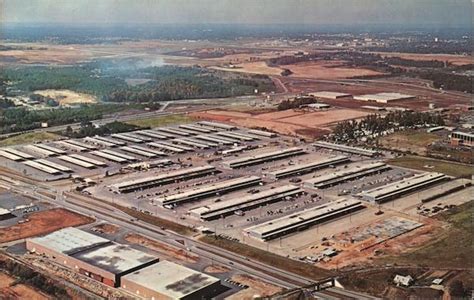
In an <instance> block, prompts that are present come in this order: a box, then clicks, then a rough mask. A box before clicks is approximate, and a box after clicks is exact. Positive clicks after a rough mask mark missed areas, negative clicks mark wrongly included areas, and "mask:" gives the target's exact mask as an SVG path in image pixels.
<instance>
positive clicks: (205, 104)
mask: <svg viewBox="0 0 474 300" xmlns="http://www.w3.org/2000/svg"><path fill="white" fill-rule="evenodd" d="M258 99H260V96H239V97H232V98H203V99H186V100H175V101H169V102H164V104H163V105H162V106H161V107H160V109H159V110H156V111H145V112H141V113H133V114H128V115H127V114H122V115H120V114H116V115H112V116H107V117H105V118H103V119H99V120H93V121H92V122H93V123H94V124H96V125H99V126H100V125H104V124H107V123H110V122H114V121H119V122H127V121H133V120H141V119H147V118H152V117H160V116H168V115H176V114H183V113H190V112H196V111H202V110H208V109H210V108H214V107H216V106H221V105H225V104H230V103H235V102H239V101H249V100H258ZM122 104H123V103H122ZM171 104H173V105H190V104H192V105H202V106H198V107H194V108H189V107H188V108H187V109H186V111H185V112H184V111H173V112H171V111H166V109H167V108H168V106H169V105H171ZM68 126H70V127H71V128H72V129H73V130H74V129H78V128H79V127H80V126H81V123H70V124H64V125H58V126H51V127H45V128H36V129H32V130H26V131H22V132H21V133H29V132H58V131H64V130H66V128H67V127H68ZM16 134H18V132H15V133H5V134H0V139H4V138H8V137H10V136H13V135H16Z"/></svg>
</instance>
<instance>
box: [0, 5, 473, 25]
mask: <svg viewBox="0 0 474 300" xmlns="http://www.w3.org/2000/svg"><path fill="white" fill-rule="evenodd" d="M472 1H474V0H0V10H1V11H2V12H1V18H2V20H3V21H4V22H24V23H27V22H31V23H38V22H61V23H75V24H81V23H184V24H186V23H192V24H197V23H204V24H206V23H244V24H282V23H294V24H342V25H347V24H373V23H378V24H380V23H382V24H405V25H412V24H437V25H446V26H459V25H464V26H466V25H469V24H471V22H472V12H473V8H472V4H473V2H472Z"/></svg>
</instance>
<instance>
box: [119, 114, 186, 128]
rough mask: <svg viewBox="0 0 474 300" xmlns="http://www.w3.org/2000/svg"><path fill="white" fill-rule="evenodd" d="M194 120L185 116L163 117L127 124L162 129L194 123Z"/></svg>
mask: <svg viewBox="0 0 474 300" xmlns="http://www.w3.org/2000/svg"><path fill="white" fill-rule="evenodd" d="M193 121H194V119H193V118H192V117H189V116H184V115H169V116H162V117H153V118H147V119H140V120H133V121H128V122H126V123H127V124H132V125H136V126H140V127H151V128H153V127H160V126H168V125H176V124H184V123H190V122H193Z"/></svg>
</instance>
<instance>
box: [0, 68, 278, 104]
mask: <svg viewBox="0 0 474 300" xmlns="http://www.w3.org/2000/svg"><path fill="white" fill-rule="evenodd" d="M130 78H140V79H148V80H149V81H148V82H147V83H144V84H141V85H138V86H129V85H127V83H126V79H130ZM2 79H3V80H4V81H5V82H10V83H11V84H10V85H9V86H8V90H7V94H9V95H15V94H21V93H29V92H32V91H35V90H44V89H69V90H73V91H76V92H82V93H88V94H92V95H95V96H97V97H98V98H99V99H100V100H102V101H110V102H139V103H143V102H156V101H167V100H176V99H192V98H217V97H230V96H238V95H248V94H252V93H253V92H254V90H255V89H258V90H259V91H269V90H271V89H273V83H272V81H271V80H270V79H269V78H268V77H267V76H261V75H241V74H229V73H225V72H219V71H212V70H208V69H205V68H200V67H177V66H162V67H147V68H133V67H130V66H128V65H126V67H121V66H120V64H112V63H99V62H93V63H88V64H84V65H80V66H70V67H22V68H5V69H4V70H2ZM2 86H4V85H3V84H2Z"/></svg>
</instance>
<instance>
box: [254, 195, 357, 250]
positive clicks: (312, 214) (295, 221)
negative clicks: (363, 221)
mask: <svg viewBox="0 0 474 300" xmlns="http://www.w3.org/2000/svg"><path fill="white" fill-rule="evenodd" d="M363 208H364V206H363V205H362V202H361V201H357V200H352V199H349V200H347V199H342V200H338V201H336V202H332V203H328V204H323V205H320V206H316V207H313V208H310V209H307V210H304V211H302V212H297V213H294V214H291V215H288V216H284V217H281V218H278V219H274V220H271V221H268V222H265V223H262V224H258V225H256V226H253V227H250V228H247V229H245V232H246V233H247V234H248V235H249V236H251V237H254V238H257V239H260V240H262V241H268V240H272V239H276V238H279V237H282V236H285V235H288V234H290V233H293V232H297V231H302V230H306V229H308V228H310V227H311V226H314V225H317V224H321V223H324V222H328V221H331V220H333V219H336V218H339V217H341V216H344V215H346V214H349V213H351V212H354V211H357V210H360V209H363Z"/></svg>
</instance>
